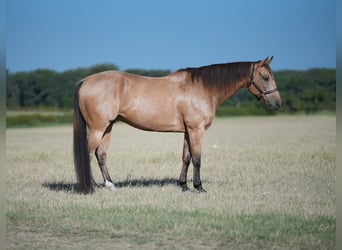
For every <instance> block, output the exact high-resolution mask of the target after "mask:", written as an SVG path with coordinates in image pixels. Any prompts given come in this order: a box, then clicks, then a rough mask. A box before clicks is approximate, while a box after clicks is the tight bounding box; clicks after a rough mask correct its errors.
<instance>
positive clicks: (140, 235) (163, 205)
mask: <svg viewBox="0 0 342 250" xmlns="http://www.w3.org/2000/svg"><path fill="white" fill-rule="evenodd" d="M182 140H183V136H182V135H181V134H171V133H170V134H168V133H151V132H143V131H139V130H136V129H133V128H131V127H128V126H127V125H125V124H116V125H115V127H114V129H113V136H112V143H111V147H110V150H109V156H108V157H109V158H108V162H109V165H110V173H111V175H112V178H113V181H114V182H115V184H116V185H117V189H116V190H115V191H109V190H106V189H103V188H102V189H97V190H96V193H95V194H94V195H90V196H84V195H80V194H77V193H76V192H74V188H75V175H74V168H73V159H72V128H71V127H70V126H63V127H51V128H30V129H8V130H7V139H6V145H7V230H8V232H7V244H8V247H9V248H18V249H20V248H25V247H26V248H27V247H28V248H42V249H46V248H50V249H51V248H58V247H60V248H62V249H69V248H74V249H76V248H84V247H86V246H88V247H90V246H92V247H90V248H95V247H96V248H105V249H107V248H121V249H130V248H131V249H134V248H139V249H141V248H156V249H159V248H166V249H170V248H172V249H180V248H183V247H186V248H189V249H191V248H194V249H207V248H211V249H213V248H230V247H232V248H234V249H250V248H251V247H253V248H254V247H256V248H265V247H266V248H268V249H270V248H278V249H281V248H287V247H288V246H293V247H294V248H304V249H305V248H307V249H313V248H321V249H324V248H325V249H331V248H334V246H335V243H334V241H335V236H334V234H335V223H336V222H335V204H336V190H335V186H336V177H335V176H336V175H335V171H336V118H335V117H334V116H277V117H258V118H247V117H244V118H234V119H227V118H225V119H216V121H215V122H214V124H213V126H212V127H211V128H210V129H209V131H208V132H207V133H206V135H205V140H204V144H203V154H202V182H203V186H204V188H205V189H207V191H208V192H207V193H205V194H197V193H196V192H190V193H182V192H181V191H180V188H179V187H177V185H176V182H177V179H178V176H179V174H180V169H181V154H182V143H183V141H182ZM93 173H94V175H95V177H96V180H97V181H98V182H101V180H102V178H101V176H100V171H99V169H98V167H97V166H96V164H95V161H94V162H93ZM191 176H192V169H191V168H190V171H189V177H191ZM190 179H191V178H190ZM190 179H189V181H190ZM189 184H190V183H189ZM191 185H192V184H191ZM291 244H292V245H291Z"/></svg>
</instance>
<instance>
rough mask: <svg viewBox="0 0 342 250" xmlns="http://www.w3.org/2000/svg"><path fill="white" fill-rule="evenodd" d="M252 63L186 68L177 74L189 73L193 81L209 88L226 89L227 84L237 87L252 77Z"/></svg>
mask: <svg viewBox="0 0 342 250" xmlns="http://www.w3.org/2000/svg"><path fill="white" fill-rule="evenodd" d="M251 65H252V63H251V62H234V63H224V64H212V65H208V66H203V67H199V68H184V69H180V70H178V71H177V72H188V73H189V74H190V76H191V80H192V81H193V82H195V81H196V80H202V83H203V85H204V86H205V87H207V88H213V87H214V88H215V87H217V88H220V87H226V86H227V84H229V85H235V83H237V82H239V81H241V80H244V79H246V77H250V74H251Z"/></svg>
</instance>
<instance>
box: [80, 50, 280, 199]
mask: <svg viewBox="0 0 342 250" xmlns="http://www.w3.org/2000/svg"><path fill="white" fill-rule="evenodd" d="M272 59H273V56H272V57H267V58H266V59H264V60H259V61H254V62H231V63H223V64H212V65H208V66H203V67H198V68H192V67H189V68H183V69H180V70H178V71H175V72H173V73H171V74H169V75H167V76H164V77H145V76H139V75H135V74H130V73H125V72H120V71H114V70H110V71H104V72H100V73H95V74H92V75H90V76H87V77H85V78H84V79H83V80H81V81H80V82H79V83H78V85H77V86H76V91H75V96H74V120H73V147H74V165H75V171H76V176H77V181H78V186H79V189H80V192H82V193H84V194H88V193H93V192H94V191H95V187H96V186H97V185H96V182H95V181H94V179H93V176H92V172H91V163H90V162H91V160H92V158H93V157H94V155H95V156H96V159H97V162H98V165H99V168H100V170H101V173H102V177H103V181H104V184H103V185H104V186H105V187H107V188H109V189H114V188H115V185H114V183H113V181H112V179H111V177H110V175H109V172H108V167H107V161H106V159H107V151H108V147H109V144H110V139H111V131H112V127H113V124H114V123H115V122H116V121H122V122H125V123H127V124H129V125H131V126H133V127H135V128H137V129H142V130H146V131H157V132H176V133H183V134H184V143H183V155H182V163H183V165H182V169H181V174H180V177H179V181H178V184H179V186H180V187H181V188H182V190H183V191H189V190H190V189H189V187H188V185H187V173H188V168H189V165H190V163H191V162H192V164H193V168H194V171H193V187H194V188H195V189H196V190H197V191H198V192H206V190H205V189H204V188H203V186H202V182H201V177H200V168H201V146H202V139H203V135H204V132H205V131H206V130H207V129H208V128H209V127H210V125H211V124H212V122H213V119H214V117H215V112H216V110H217V108H218V107H219V106H220V105H221V104H222V103H223V101H225V100H226V99H228V98H229V97H230V96H232V95H233V94H235V93H236V92H237V91H238V90H240V89H242V88H247V89H248V90H249V92H250V93H251V94H252V95H254V96H255V97H256V98H257V100H261V101H262V102H263V103H264V104H265V105H266V107H267V108H268V109H269V110H277V109H279V107H280V106H281V97H280V93H279V90H278V88H277V85H276V82H275V79H274V76H273V74H272V71H271V68H270V66H269V64H270V63H271V61H272Z"/></svg>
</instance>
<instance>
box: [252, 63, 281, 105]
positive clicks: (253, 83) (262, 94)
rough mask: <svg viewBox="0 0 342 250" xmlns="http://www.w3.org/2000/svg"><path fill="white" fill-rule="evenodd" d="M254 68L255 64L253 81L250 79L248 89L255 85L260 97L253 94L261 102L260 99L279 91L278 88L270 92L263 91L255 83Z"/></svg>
mask: <svg viewBox="0 0 342 250" xmlns="http://www.w3.org/2000/svg"><path fill="white" fill-rule="evenodd" d="M254 67H255V64H254V63H253V67H252V73H251V79H250V81H249V83H248V84H247V88H248V89H249V87H250V86H251V85H253V87H254V88H255V89H256V90H258V91H259V94H260V95H254V94H253V95H254V96H255V98H256V99H257V100H258V101H260V99H261V98H262V97H264V96H266V95H269V94H272V93H273V92H276V91H279V90H278V88H274V89H270V90H262V89H261V88H260V87H259V86H258V85H257V84H256V83H255V81H254Z"/></svg>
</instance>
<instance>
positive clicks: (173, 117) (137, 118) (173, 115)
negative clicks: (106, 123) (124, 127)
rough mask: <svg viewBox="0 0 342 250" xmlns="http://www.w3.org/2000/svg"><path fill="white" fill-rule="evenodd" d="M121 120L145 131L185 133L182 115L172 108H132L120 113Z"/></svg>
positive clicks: (153, 106) (155, 106)
mask: <svg viewBox="0 0 342 250" xmlns="http://www.w3.org/2000/svg"><path fill="white" fill-rule="evenodd" d="M119 119H120V120H122V121H124V122H126V123H128V124H130V125H132V126H134V127H136V128H139V129H143V130H150V131H161V132H165V131H168V132H184V123H183V122H182V118H181V116H180V114H179V113H178V112H177V111H176V110H173V109H171V107H169V108H165V107H160V106H157V105H152V106H149V105H147V106H144V107H141V106H139V107H138V106H131V107H130V108H129V109H126V110H124V111H123V112H120V113H119Z"/></svg>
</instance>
